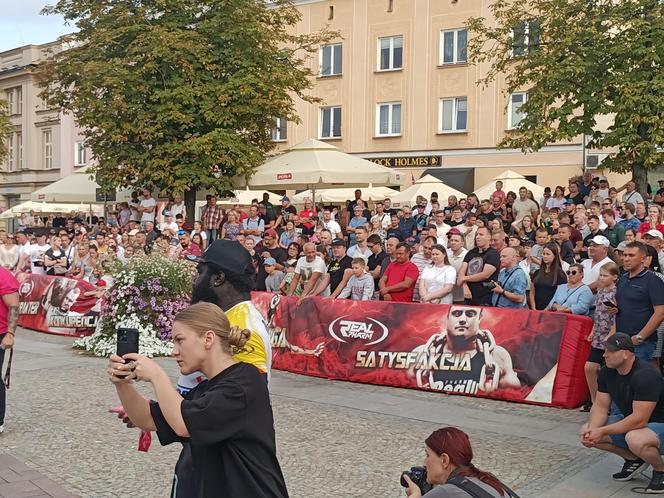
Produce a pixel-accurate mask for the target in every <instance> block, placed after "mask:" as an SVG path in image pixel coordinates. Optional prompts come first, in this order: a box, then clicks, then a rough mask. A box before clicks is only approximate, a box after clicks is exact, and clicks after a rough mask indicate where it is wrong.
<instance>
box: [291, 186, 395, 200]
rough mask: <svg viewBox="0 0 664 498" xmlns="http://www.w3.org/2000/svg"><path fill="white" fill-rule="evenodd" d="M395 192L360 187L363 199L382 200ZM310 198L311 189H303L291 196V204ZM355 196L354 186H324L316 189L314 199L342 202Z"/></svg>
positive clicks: (386, 188) (379, 188) (311, 194)
mask: <svg viewBox="0 0 664 498" xmlns="http://www.w3.org/2000/svg"><path fill="white" fill-rule="evenodd" d="M395 192H397V191H396V190H393V189H391V188H389V187H373V186H371V187H366V188H363V189H362V199H364V200H365V201H378V200H380V201H382V200H383V199H385V198H386V197H390V196H392V195H394V194H395ZM307 198H308V199H312V198H313V193H312V191H311V190H305V191H304V192H300V193H299V194H296V195H294V196H292V197H291V202H292V203H293V204H302V203H303V202H304V200H305V199H307ZM354 198H355V189H354V188H324V189H320V190H316V201H318V202H344V201H346V200H349V199H354Z"/></svg>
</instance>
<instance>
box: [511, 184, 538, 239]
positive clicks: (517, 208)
mask: <svg viewBox="0 0 664 498" xmlns="http://www.w3.org/2000/svg"><path fill="white" fill-rule="evenodd" d="M538 212H539V209H538V207H537V203H536V202H535V201H533V200H532V199H529V198H528V189H527V188H526V187H521V188H519V198H518V199H516V200H515V201H514V202H513V203H512V215H513V216H514V223H512V226H513V227H514V228H515V229H516V230H518V229H519V228H521V220H523V218H524V217H525V216H532V217H533V219H535V218H536V217H537V214H538Z"/></svg>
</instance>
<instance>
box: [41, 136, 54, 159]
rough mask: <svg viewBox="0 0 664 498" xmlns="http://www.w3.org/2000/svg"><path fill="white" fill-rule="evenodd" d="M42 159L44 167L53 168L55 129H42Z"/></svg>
mask: <svg viewBox="0 0 664 498" xmlns="http://www.w3.org/2000/svg"><path fill="white" fill-rule="evenodd" d="M42 160H43V165H44V169H53V130H50V129H49V130H42Z"/></svg>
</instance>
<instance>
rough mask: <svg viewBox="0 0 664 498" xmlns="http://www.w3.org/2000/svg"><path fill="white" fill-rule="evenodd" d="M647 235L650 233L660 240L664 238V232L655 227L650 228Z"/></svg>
mask: <svg viewBox="0 0 664 498" xmlns="http://www.w3.org/2000/svg"><path fill="white" fill-rule="evenodd" d="M646 235H650V236H651V237H655V238H656V239H659V240H664V235H662V232H660V231H659V230H655V229H654V228H653V229H652V230H648V231H647V232H646Z"/></svg>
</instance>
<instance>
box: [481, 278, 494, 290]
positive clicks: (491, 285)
mask: <svg viewBox="0 0 664 498" xmlns="http://www.w3.org/2000/svg"><path fill="white" fill-rule="evenodd" d="M482 287H484V288H485V289H489V290H493V289H495V288H496V282H494V281H493V280H489V281H488V282H482Z"/></svg>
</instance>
